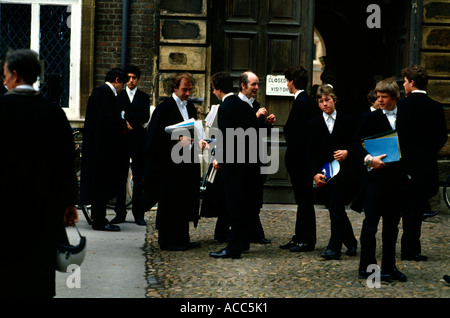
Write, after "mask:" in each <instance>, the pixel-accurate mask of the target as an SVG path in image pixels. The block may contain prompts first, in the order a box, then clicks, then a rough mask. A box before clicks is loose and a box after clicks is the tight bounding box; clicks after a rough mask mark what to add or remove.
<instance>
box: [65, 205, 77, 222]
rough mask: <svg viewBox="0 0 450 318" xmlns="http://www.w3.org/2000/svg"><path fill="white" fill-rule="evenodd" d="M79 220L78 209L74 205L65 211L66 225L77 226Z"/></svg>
mask: <svg viewBox="0 0 450 318" xmlns="http://www.w3.org/2000/svg"><path fill="white" fill-rule="evenodd" d="M77 222H78V211H77V208H76V207H74V206H69V207H67V208H66V209H65V211H64V218H63V223H64V225H65V226H75V223H77Z"/></svg>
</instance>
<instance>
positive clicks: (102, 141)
mask: <svg viewBox="0 0 450 318" xmlns="http://www.w3.org/2000/svg"><path fill="white" fill-rule="evenodd" d="M126 82H127V75H126V73H125V72H124V71H123V70H121V69H118V68H114V69H111V70H110V71H108V73H106V76H105V83H104V84H102V85H100V86H98V87H96V88H95V89H94V90H93V91H92V94H91V96H89V100H88V105H87V108H86V119H85V122H84V130H83V148H82V160H81V180H80V183H81V188H80V201H81V204H84V205H86V204H91V209H92V210H91V215H92V228H93V229H94V230H103V231H120V227H119V226H118V225H114V224H112V223H110V222H109V221H108V220H107V219H106V204H107V202H108V201H109V200H111V199H112V198H115V197H117V196H118V195H119V193H120V190H121V186H122V183H121V178H122V176H121V169H120V167H123V165H124V162H125V161H126V156H125V154H126V152H125V134H126V133H127V131H129V130H130V126H129V125H127V122H126V120H125V119H124V118H123V117H122V108H121V107H120V105H119V102H118V100H117V93H119V92H120V91H121V89H122V88H123V85H124V83H126Z"/></svg>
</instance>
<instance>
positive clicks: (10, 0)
mask: <svg viewBox="0 0 450 318" xmlns="http://www.w3.org/2000/svg"><path fill="white" fill-rule="evenodd" d="M0 3H4V4H28V5H31V21H30V24H31V34H30V37H31V39H30V48H29V49H31V50H34V51H36V52H38V53H40V47H39V32H40V6H41V5H58V6H65V5H67V6H69V5H70V6H71V11H70V13H71V14H70V65H69V67H70V76H69V105H67V106H68V107H63V109H64V111H65V112H66V115H67V118H68V119H69V120H80V119H81V116H80V90H81V88H80V72H81V67H80V65H81V32H82V23H81V18H82V0H0ZM34 87H35V88H36V89H37V88H38V83H35V84H34Z"/></svg>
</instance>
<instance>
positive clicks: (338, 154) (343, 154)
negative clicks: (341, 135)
mask: <svg viewBox="0 0 450 318" xmlns="http://www.w3.org/2000/svg"><path fill="white" fill-rule="evenodd" d="M333 156H334V159H336V160H337V161H338V162H342V161H344V160H345V158H347V156H348V151H347V150H336V151H335V152H334V155H333Z"/></svg>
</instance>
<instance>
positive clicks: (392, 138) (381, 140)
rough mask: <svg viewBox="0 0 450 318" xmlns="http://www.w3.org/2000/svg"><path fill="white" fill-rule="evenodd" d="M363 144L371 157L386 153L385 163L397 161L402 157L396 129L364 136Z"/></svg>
mask: <svg viewBox="0 0 450 318" xmlns="http://www.w3.org/2000/svg"><path fill="white" fill-rule="evenodd" d="M363 146H364V148H365V149H366V150H367V152H368V153H370V155H371V156H372V157H376V156H380V155H384V154H386V157H385V158H383V162H385V163H387V162H395V161H399V160H400V158H401V157H402V156H401V151H400V145H399V142H398V136H397V132H396V131H390V132H387V133H385V134H381V135H376V136H372V137H368V138H364V139H363Z"/></svg>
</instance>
